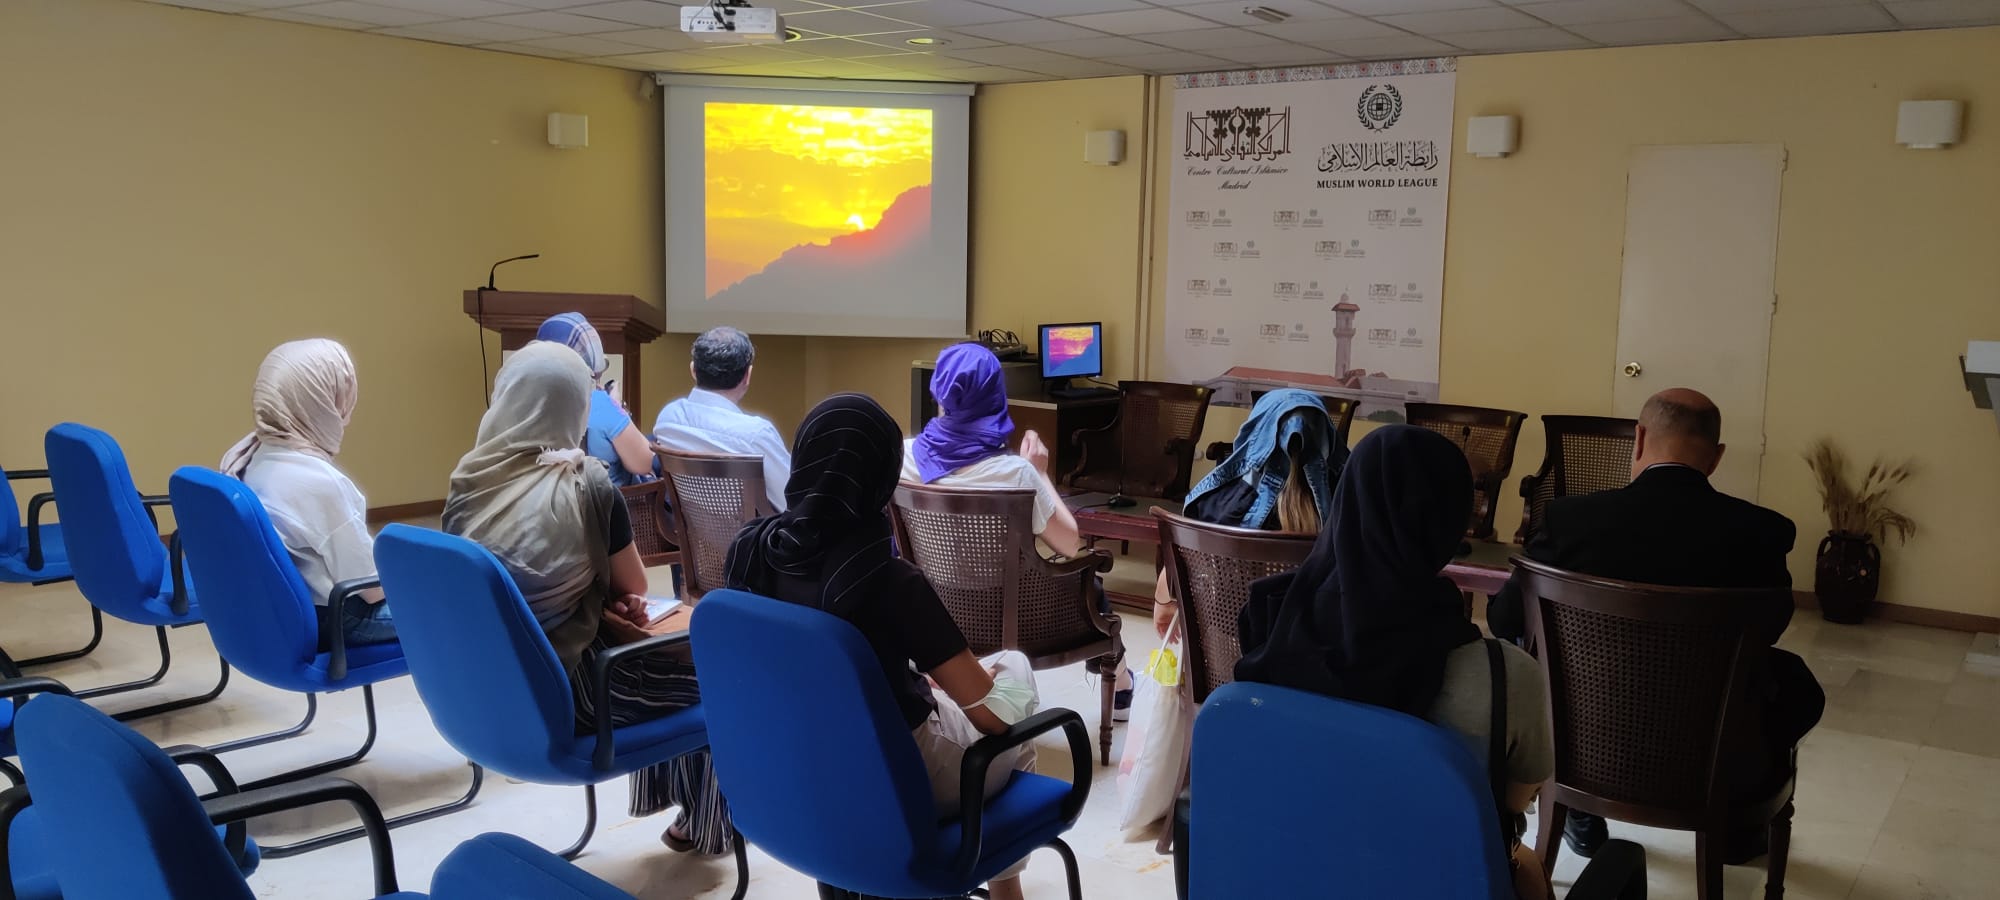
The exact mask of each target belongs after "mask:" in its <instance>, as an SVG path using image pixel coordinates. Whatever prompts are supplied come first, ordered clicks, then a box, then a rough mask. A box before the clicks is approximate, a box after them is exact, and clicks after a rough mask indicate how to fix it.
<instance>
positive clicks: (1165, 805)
mask: <svg viewBox="0 0 2000 900" xmlns="http://www.w3.org/2000/svg"><path fill="white" fill-rule="evenodd" d="M1179 624H1180V621H1179V617H1178V615H1176V617H1175V621H1174V623H1173V624H1171V625H1168V626H1167V635H1168V643H1167V645H1166V646H1164V647H1162V648H1160V649H1158V650H1155V651H1153V653H1152V655H1151V657H1150V658H1149V660H1148V662H1147V665H1146V668H1145V670H1144V671H1142V672H1139V673H1137V674H1136V675H1134V676H1133V679H1132V680H1133V685H1132V687H1133V692H1132V721H1131V724H1130V726H1128V727H1127V729H1126V731H1125V752H1124V754H1123V755H1122V756H1120V757H1119V758H1118V800H1119V804H1120V805H1119V813H1118V827H1119V828H1120V829H1122V830H1124V831H1125V832H1127V833H1128V834H1129V833H1130V832H1133V831H1135V830H1138V829H1143V828H1145V827H1146V826H1148V825H1151V824H1153V823H1154V822H1157V821H1159V820H1160V819H1161V818H1162V817H1164V816H1166V815H1167V814H1168V813H1171V812H1172V811H1173V808H1174V789H1175V788H1177V787H1179V786H1180V777H1181V768H1182V766H1184V765H1186V763H1187V757H1188V740H1189V738H1190V737H1191V736H1192V733H1193V731H1194V710H1193V709H1191V708H1190V707H1191V706H1192V704H1190V703H1189V702H1188V698H1187V695H1186V694H1184V693H1182V691H1181V688H1180V630H1179V628H1178V626H1179ZM1107 677H1108V676H1107Z"/></svg>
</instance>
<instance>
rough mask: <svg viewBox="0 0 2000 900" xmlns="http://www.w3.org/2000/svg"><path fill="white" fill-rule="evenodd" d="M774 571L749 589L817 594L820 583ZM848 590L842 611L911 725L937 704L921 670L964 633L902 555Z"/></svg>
mask: <svg viewBox="0 0 2000 900" xmlns="http://www.w3.org/2000/svg"><path fill="white" fill-rule="evenodd" d="M774 577H775V579H776V584H774V585H772V586H771V587H772V590H770V591H761V590H758V587H759V586H756V585H752V586H750V589H751V590H753V591H757V592H758V593H769V594H771V595H772V596H775V597H778V598H779V599H790V600H793V602H797V600H796V599H795V598H799V597H814V598H816V597H818V596H819V586H818V584H817V583H815V582H813V581H809V580H807V579H804V578H798V577H794V576H791V575H785V574H782V573H774ZM851 596H852V597H853V598H854V599H853V602H852V603H851V604H850V605H849V606H848V607H847V608H846V609H845V610H842V611H841V612H842V613H843V614H844V617H845V618H846V619H847V621H848V622H850V623H852V624H853V625H854V627H855V628H857V629H859V630H860V631H861V636H862V637H865V638H867V639H868V645H869V646H870V647H872V648H874V650H875V658H876V659H877V660H879V661H880V662H881V664H882V674H883V675H884V676H886V677H887V678H888V680H889V691H890V693H891V694H893V695H894V696H895V698H896V706H897V708H898V709H900V710H902V713H903V724H905V725H907V726H908V727H911V728H915V727H917V725H918V724H920V723H922V722H923V721H924V720H925V719H927V718H930V715H931V712H932V711H933V710H935V709H936V708H937V707H936V705H935V704H934V702H933V701H932V700H931V687H930V683H929V682H928V681H926V680H925V679H924V677H923V675H922V674H920V673H922V672H928V671H930V670H932V669H935V668H937V667H938V666H940V665H942V664H943V663H944V662H945V660H948V659H951V658H952V657H954V656H957V655H958V654H959V653H960V652H961V651H963V650H965V649H966V643H965V635H964V634H962V633H960V632H959V630H958V623H956V622H953V621H952V620H951V613H950V612H948V611H946V610H945V608H944V601H943V600H940V599H938V595H937V591H935V590H933V589H932V588H931V583H930V582H928V581H925V580H924V573H923V572H921V571H918V569H917V567H916V566H913V565H910V564H909V563H907V562H904V561H902V560H896V561H894V562H892V563H890V564H889V565H887V566H884V567H883V569H882V571H881V573H880V574H878V575H876V576H875V577H874V584H872V585H870V586H869V588H868V589H867V590H857V591H855V592H853V594H852V595H851Z"/></svg>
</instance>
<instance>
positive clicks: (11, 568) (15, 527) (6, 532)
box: [0, 469, 104, 666]
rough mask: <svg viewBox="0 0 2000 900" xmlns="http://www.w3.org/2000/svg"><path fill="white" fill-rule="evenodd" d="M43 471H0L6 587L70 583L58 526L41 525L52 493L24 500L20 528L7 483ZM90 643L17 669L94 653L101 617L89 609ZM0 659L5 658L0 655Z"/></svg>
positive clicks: (1, 565)
mask: <svg viewBox="0 0 2000 900" xmlns="http://www.w3.org/2000/svg"><path fill="white" fill-rule="evenodd" d="M48 477H49V470H47V469H15V470H14V471H12V472H9V471H6V470H4V469H0V583H9V584H53V583H55V582H58V581H68V580H70V571H69V550H68V548H67V547H65V546H64V544H63V536H62V527H61V526H60V525H43V524H42V511H43V510H44V509H46V508H48V505H49V504H50V503H53V502H55V499H56V495H55V492H54V491H43V492H41V493H38V494H36V495H34V496H32V497H29V498H28V521H27V523H26V524H25V525H24V524H21V508H20V506H19V505H18V504H17V503H15V501H14V489H13V487H12V485H11V483H10V482H9V481H8V479H16V480H27V479H47V478H48ZM90 620H91V632H90V642H89V643H87V644H84V645H83V646H82V647H80V648H78V649H75V650H66V651H64V652H61V653H51V654H49V655H47V656H36V657H32V658H29V659H24V660H20V661H18V662H16V663H15V665H18V666H40V665H46V664H48V663H56V662H63V661H65V660H71V659H77V658H79V657H82V656H85V655H87V654H89V653H90V651H92V650H95V649H97V644H98V642H99V641H102V640H103V639H104V614H103V613H102V612H99V611H98V610H97V607H94V606H93V607H91V608H90ZM0 658H10V659H11V657H6V653H5V651H0Z"/></svg>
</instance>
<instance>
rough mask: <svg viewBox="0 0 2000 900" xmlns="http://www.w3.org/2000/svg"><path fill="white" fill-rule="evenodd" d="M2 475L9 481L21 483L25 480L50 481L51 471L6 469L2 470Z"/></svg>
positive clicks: (0, 472) (0, 471)
mask: <svg viewBox="0 0 2000 900" xmlns="http://www.w3.org/2000/svg"><path fill="white" fill-rule="evenodd" d="M0 474H4V475H6V476H7V480H8V481H21V480H23V479H36V480H40V481H47V480H49V470H47V469H4V470H0Z"/></svg>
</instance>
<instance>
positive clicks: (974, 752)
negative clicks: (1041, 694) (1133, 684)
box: [955, 709, 1094, 879]
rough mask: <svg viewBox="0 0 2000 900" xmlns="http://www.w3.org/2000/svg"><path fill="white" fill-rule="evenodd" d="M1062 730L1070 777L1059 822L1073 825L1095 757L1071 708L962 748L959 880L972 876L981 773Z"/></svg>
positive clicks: (982, 800)
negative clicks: (1005, 754)
mask: <svg viewBox="0 0 2000 900" xmlns="http://www.w3.org/2000/svg"><path fill="white" fill-rule="evenodd" d="M1057 728H1061V729H1062V730H1063V736H1064V737H1066V738H1068V739H1069V759H1070V765H1071V766H1072V767H1074V771H1075V773H1076V774H1075V775H1074V777H1072V778H1071V780H1070V785H1069V793H1068V794H1067V795H1065V796H1064V797H1063V801H1062V815H1063V818H1064V819H1066V820H1068V821H1071V822H1074V821H1076V817H1077V814H1078V813H1081V812H1082V811H1083V802H1084V801H1085V800H1087V799H1089V798H1090V767H1091V760H1092V759H1093V758H1094V757H1092V756H1091V752H1090V730H1089V729H1087V728H1085V727H1084V726H1083V717H1082V716H1079V715H1077V714H1076V710H1073V709H1045V710H1042V711H1041V712H1038V713H1036V714H1034V715H1032V716H1029V717H1027V718H1025V719H1022V720H1021V721H1019V722H1016V723H1014V724H1013V726H1012V727H1010V728H1008V729H1007V730H1006V731H1005V732H1003V733H1001V734H992V735H987V736H986V737H983V738H980V739H979V741H978V742H977V743H974V744H973V745H972V746H970V747H967V748H965V757H964V759H963V760H962V761H961V762H960V763H959V782H958V804H959V805H958V809H959V822H960V830H959V845H958V859H957V860H956V862H955V866H956V870H957V872H958V876H959V877H960V878H961V879H969V878H971V877H972V871H973V869H975V868H977V867H978V866H979V843H980V817H981V816H982V815H983V814H984V813H985V811H986V770H987V769H990V768H992V767H993V761H994V760H995V759H997V758H998V757H999V756H1000V754H1001V753H1003V752H1005V751H1008V750H1012V749H1014V748H1015V747H1019V746H1021V745H1023V744H1026V743H1028V742H1029V741H1032V740H1034V739H1035V738H1037V737H1040V736H1041V735H1043V734H1046V733H1048V732H1051V731H1054V730H1056V729H1057Z"/></svg>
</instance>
